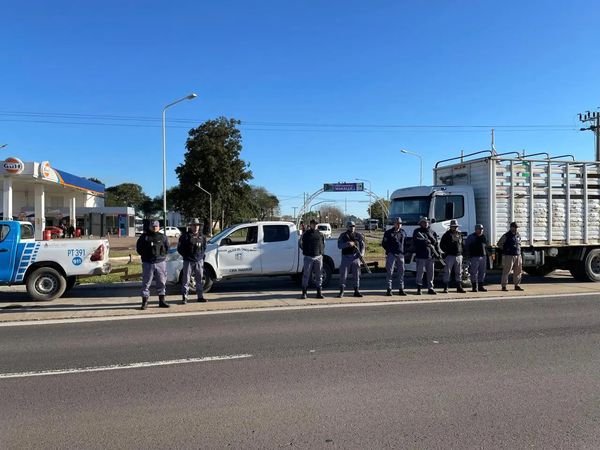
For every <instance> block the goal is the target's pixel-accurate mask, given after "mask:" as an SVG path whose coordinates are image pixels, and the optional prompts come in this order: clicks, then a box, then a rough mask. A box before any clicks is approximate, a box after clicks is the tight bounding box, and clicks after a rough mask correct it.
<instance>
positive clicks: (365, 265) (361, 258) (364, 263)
mask: <svg viewBox="0 0 600 450" xmlns="http://www.w3.org/2000/svg"><path fill="white" fill-rule="evenodd" d="M350 242H355V241H350ZM366 245H367V244H366V243H365V247H366ZM354 253H356V254H357V255H358V260H359V261H360V265H361V267H362V266H364V267H365V269H366V270H367V273H372V272H371V269H369V266H367V263H366V261H365V258H363V255H361V254H360V250H359V249H358V246H357V245H354Z"/></svg>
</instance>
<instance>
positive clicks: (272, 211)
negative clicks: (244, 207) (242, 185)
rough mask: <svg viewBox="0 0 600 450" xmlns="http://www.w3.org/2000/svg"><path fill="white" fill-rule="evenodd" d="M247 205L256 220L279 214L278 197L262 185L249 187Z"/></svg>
mask: <svg viewBox="0 0 600 450" xmlns="http://www.w3.org/2000/svg"><path fill="white" fill-rule="evenodd" d="M250 189H251V191H250V202H249V204H248V205H249V206H250V208H251V210H252V211H253V212H254V213H255V217H256V218H257V219H258V220H265V219H266V218H267V217H272V216H274V215H278V214H279V199H278V198H277V197H276V196H274V195H273V194H270V193H269V191H267V190H266V189H265V188H264V187H260V186H251V187H250Z"/></svg>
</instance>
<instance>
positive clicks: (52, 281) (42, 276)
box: [27, 267, 67, 301]
mask: <svg viewBox="0 0 600 450" xmlns="http://www.w3.org/2000/svg"><path fill="white" fill-rule="evenodd" d="M66 289H67V280H66V279H65V277H63V276H62V275H61V274H60V273H58V271H57V270H55V269H53V268H52V267H40V268H39V269H36V270H34V271H33V272H31V274H30V275H29V276H28V277H27V293H28V294H29V295H30V296H31V298H33V299H34V300H37V301H49V300H54V299H55V298H58V297H60V296H61V295H63V294H64V293H65V290H66Z"/></svg>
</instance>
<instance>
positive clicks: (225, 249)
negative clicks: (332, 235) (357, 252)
mask: <svg viewBox="0 0 600 450" xmlns="http://www.w3.org/2000/svg"><path fill="white" fill-rule="evenodd" d="M298 240H299V234H298V230H297V229H296V225H295V224H294V223H292V222H250V223H243V224H239V225H234V226H232V227H229V228H226V229H225V230H223V231H221V232H220V233H219V234H217V235H215V236H214V237H213V238H212V239H210V240H209V241H208V243H207V246H206V252H205V258H204V280H203V282H204V289H203V290H204V292H208V291H209V290H210V289H211V288H212V286H213V283H214V282H215V281H219V280H223V279H231V278H239V277H256V276H275V275H291V276H292V277H293V278H295V279H299V277H300V276H301V275H302V266H303V261H304V257H303V256H302V251H301V250H300V248H299V247H298ZM340 262H341V252H340V250H338V248H337V239H325V254H324V255H323V287H325V286H327V284H328V283H329V281H330V280H331V274H332V273H333V272H334V271H336V270H339V267H340ZM182 267H183V260H182V258H181V256H179V254H178V253H176V252H171V253H170V254H169V256H168V257H167V282H169V283H173V284H175V283H180V282H181V269H182ZM192 278H193V277H192ZM194 289H195V286H194Z"/></svg>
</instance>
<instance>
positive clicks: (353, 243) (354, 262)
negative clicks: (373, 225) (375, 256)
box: [338, 221, 365, 298]
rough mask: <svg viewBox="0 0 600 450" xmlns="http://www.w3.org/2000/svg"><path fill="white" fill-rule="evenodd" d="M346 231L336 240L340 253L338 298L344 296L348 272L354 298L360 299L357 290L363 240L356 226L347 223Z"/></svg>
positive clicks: (363, 248) (362, 253) (352, 223)
mask: <svg viewBox="0 0 600 450" xmlns="http://www.w3.org/2000/svg"><path fill="white" fill-rule="evenodd" d="M347 227H348V229H347V230H346V231H345V232H344V233H342V234H340V237H339V238H338V248H339V249H340V250H341V251H342V262H341V264H340V293H339V294H338V298H342V297H343V296H344V289H345V288H346V278H348V270H350V272H351V273H352V277H353V278H354V296H355V297H362V296H363V295H362V294H361V293H360V291H359V290H358V288H359V287H360V265H361V261H360V257H361V256H362V255H364V253H365V238H364V237H363V235H362V234H360V233H357V232H356V224H355V223H354V222H352V221H350V222H348V225H347Z"/></svg>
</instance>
